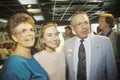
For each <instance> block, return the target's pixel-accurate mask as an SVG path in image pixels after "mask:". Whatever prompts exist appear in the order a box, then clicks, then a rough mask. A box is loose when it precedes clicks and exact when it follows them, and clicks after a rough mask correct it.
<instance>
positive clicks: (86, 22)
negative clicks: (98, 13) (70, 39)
mask: <svg viewBox="0 0 120 80" xmlns="http://www.w3.org/2000/svg"><path fill="white" fill-rule="evenodd" d="M82 24H83V25H88V24H89V21H84V22H78V23H76V24H74V25H75V26H82Z"/></svg>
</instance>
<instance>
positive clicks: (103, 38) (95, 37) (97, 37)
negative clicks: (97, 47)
mask: <svg viewBox="0 0 120 80" xmlns="http://www.w3.org/2000/svg"><path fill="white" fill-rule="evenodd" d="M89 37H90V40H91V41H92V42H94V43H95V42H96V43H98V44H99V42H101V43H105V42H110V39H109V38H108V37H106V36H100V35H90V36H89Z"/></svg>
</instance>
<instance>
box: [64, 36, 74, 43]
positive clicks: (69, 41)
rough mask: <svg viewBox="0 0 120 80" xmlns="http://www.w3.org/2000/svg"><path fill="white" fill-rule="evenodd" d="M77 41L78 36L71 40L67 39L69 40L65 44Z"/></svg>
mask: <svg viewBox="0 0 120 80" xmlns="http://www.w3.org/2000/svg"><path fill="white" fill-rule="evenodd" d="M75 40H76V36H74V37H72V38H70V39H67V40H66V41H65V44H67V43H73V42H74V41H75Z"/></svg>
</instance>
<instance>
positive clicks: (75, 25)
mask: <svg viewBox="0 0 120 80" xmlns="http://www.w3.org/2000/svg"><path fill="white" fill-rule="evenodd" d="M71 28H72V30H73V31H75V33H76V36H75V37H73V38H71V39H69V40H67V41H65V44H64V46H63V49H62V51H63V52H64V53H65V57H66V61H67V66H68V72H69V78H68V79H69V80H81V79H80V78H82V80H116V76H117V71H116V64H115V59H114V55H113V50H112V47H111V43H110V40H109V38H107V37H103V36H98V35H90V34H89V30H90V25H89V18H88V16H87V14H86V13H85V12H83V11H79V12H76V13H75V14H73V16H72V17H71ZM83 39H84V42H80V41H81V40H82V41H83ZM81 44H82V50H81V46H80V45H81ZM79 46H80V47H79ZM83 46H84V48H83ZM79 49H80V50H79ZM78 50H79V51H78ZM78 52H80V53H79V54H78ZM83 53H84V54H83ZM82 56H83V57H82ZM79 64H81V65H79ZM81 68H82V69H81ZM85 68H86V69H85ZM85 70H86V71H85ZM81 72H82V73H81ZM81 75H83V76H81Z"/></svg>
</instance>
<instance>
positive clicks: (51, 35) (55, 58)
mask: <svg viewBox="0 0 120 80" xmlns="http://www.w3.org/2000/svg"><path fill="white" fill-rule="evenodd" d="M59 44H60V38H59V32H58V30H57V24H56V23H54V22H47V23H44V24H43V25H41V28H40V32H39V39H38V42H37V48H38V50H39V52H38V53H36V54H35V55H34V58H35V59H36V60H37V61H38V63H40V64H41V65H42V67H43V68H44V69H45V70H46V71H47V73H48V75H49V78H50V80H65V57H64V54H63V53H61V52H59V50H57V48H58V46H59Z"/></svg>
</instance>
